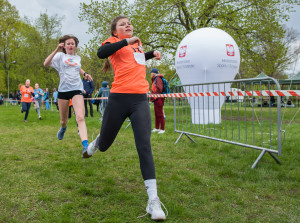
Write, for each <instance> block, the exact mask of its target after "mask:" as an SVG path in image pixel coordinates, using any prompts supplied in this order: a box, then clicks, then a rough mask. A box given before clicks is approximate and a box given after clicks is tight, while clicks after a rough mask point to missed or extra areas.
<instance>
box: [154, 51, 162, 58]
mask: <svg viewBox="0 0 300 223" xmlns="http://www.w3.org/2000/svg"><path fill="white" fill-rule="evenodd" d="M153 55H154V57H155V59H156V60H161V53H160V52H158V51H156V50H155V51H154V52H153Z"/></svg>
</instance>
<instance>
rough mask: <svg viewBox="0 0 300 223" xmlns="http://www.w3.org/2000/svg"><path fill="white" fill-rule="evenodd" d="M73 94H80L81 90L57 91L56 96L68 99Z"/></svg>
mask: <svg viewBox="0 0 300 223" xmlns="http://www.w3.org/2000/svg"><path fill="white" fill-rule="evenodd" d="M75 95H82V91H80V90H77V91H66V92H58V94H57V98H59V99H63V100H70V99H72V98H73V97H74V96H75Z"/></svg>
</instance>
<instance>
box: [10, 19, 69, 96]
mask: <svg viewBox="0 0 300 223" xmlns="http://www.w3.org/2000/svg"><path fill="white" fill-rule="evenodd" d="M62 19H63V18H62V17H58V16H57V15H54V16H51V17H50V16H48V15H47V13H41V14H40V17H39V18H37V19H36V20H35V21H33V22H32V21H30V20H29V19H28V18H26V17H25V18H24V19H23V21H22V25H21V29H20V32H19V41H18V43H17V49H16V53H15V54H16V56H15V58H16V61H18V66H17V68H16V72H15V75H14V76H13V77H12V78H13V80H12V81H13V83H14V85H13V87H14V89H15V90H17V88H18V84H19V83H24V82H25V79H27V78H29V79H30V80H31V82H32V84H34V83H36V82H37V83H39V85H40V87H41V88H46V87H48V88H49V90H50V89H52V88H54V87H55V88H57V86H58V84H59V76H58V73H57V71H56V70H54V69H53V68H45V67H44V66H43V63H44V60H45V58H46V57H47V56H48V55H49V54H50V53H51V52H52V51H53V50H54V49H55V48H56V46H57V44H58V37H59V36H60V35H61V21H62Z"/></svg>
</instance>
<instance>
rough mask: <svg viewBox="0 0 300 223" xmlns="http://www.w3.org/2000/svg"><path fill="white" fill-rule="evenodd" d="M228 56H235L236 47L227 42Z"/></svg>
mask: <svg viewBox="0 0 300 223" xmlns="http://www.w3.org/2000/svg"><path fill="white" fill-rule="evenodd" d="M226 50H227V56H230V57H234V47H233V45H232V44H226Z"/></svg>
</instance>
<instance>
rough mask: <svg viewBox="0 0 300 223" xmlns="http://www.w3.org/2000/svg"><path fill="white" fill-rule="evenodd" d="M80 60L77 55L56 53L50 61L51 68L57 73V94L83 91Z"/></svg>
mask: <svg viewBox="0 0 300 223" xmlns="http://www.w3.org/2000/svg"><path fill="white" fill-rule="evenodd" d="M80 62H81V58H80V56H77V55H69V54H65V53H62V52H58V53H56V54H55V56H54V57H53V59H52V62H51V65H50V66H51V67H53V68H55V69H56V70H57V71H58V73H59V78H60V81H59V86H58V91H59V92H67V91H76V90H80V91H83V84H82V80H81V78H80V73H79V70H80V68H81V64H80Z"/></svg>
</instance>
